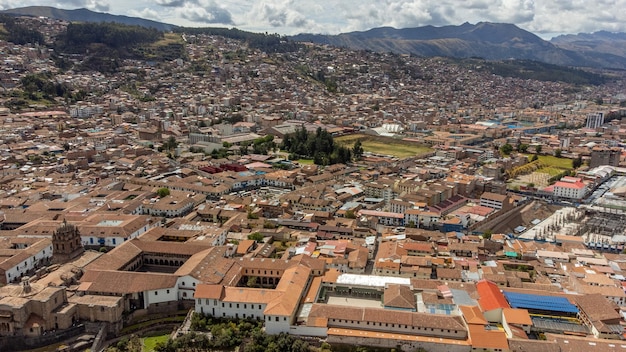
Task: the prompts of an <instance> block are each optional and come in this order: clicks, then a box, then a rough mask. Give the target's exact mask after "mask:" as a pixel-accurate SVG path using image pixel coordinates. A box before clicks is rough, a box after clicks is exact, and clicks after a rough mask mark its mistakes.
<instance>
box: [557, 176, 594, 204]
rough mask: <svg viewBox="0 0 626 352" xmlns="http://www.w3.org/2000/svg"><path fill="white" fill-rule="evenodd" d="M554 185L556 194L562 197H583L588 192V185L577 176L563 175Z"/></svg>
mask: <svg viewBox="0 0 626 352" xmlns="http://www.w3.org/2000/svg"><path fill="white" fill-rule="evenodd" d="M553 187H554V191H553V194H554V196H556V197H560V198H570V199H582V198H583V197H585V195H586V194H587V186H586V185H585V184H584V183H583V181H582V179H581V178H577V177H568V176H566V177H563V178H562V179H561V180H560V181H558V182H557V183H555V184H554V186H553Z"/></svg>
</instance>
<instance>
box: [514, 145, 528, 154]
mask: <svg viewBox="0 0 626 352" xmlns="http://www.w3.org/2000/svg"><path fill="white" fill-rule="evenodd" d="M517 151H518V152H520V153H526V151H528V144H524V143H520V144H518V145H517Z"/></svg>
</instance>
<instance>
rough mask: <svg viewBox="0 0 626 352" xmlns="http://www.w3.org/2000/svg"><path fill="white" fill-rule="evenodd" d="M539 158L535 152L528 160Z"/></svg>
mask: <svg viewBox="0 0 626 352" xmlns="http://www.w3.org/2000/svg"><path fill="white" fill-rule="evenodd" d="M537 159H539V157H538V156H537V154H533V156H532V158H530V161H531V162H533V161H535V160H537Z"/></svg>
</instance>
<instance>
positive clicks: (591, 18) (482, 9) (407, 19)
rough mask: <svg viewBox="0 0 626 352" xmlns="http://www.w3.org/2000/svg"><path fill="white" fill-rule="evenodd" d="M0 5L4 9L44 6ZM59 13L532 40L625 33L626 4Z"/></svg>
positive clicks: (268, 1) (240, 4)
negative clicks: (488, 25)
mask: <svg viewBox="0 0 626 352" xmlns="http://www.w3.org/2000/svg"><path fill="white" fill-rule="evenodd" d="M41 2H42V1H41V0H21V1H20V0H0V8H3V9H6V8H12V7H21V6H29V5H37V4H41ZM50 5H52V6H57V7H61V8H77V7H86V8H89V9H91V10H96V11H107V9H108V12H111V13H114V14H121V15H129V14H130V15H142V16H146V17H149V18H151V19H155V20H161V21H165V22H169V23H174V24H179V25H208V24H230V25H236V26H237V27H239V28H241V29H247V30H256V31H271V32H278V33H282V34H293V33H300V32H313V33H339V32H348V31H355V30H367V29H370V28H373V27H382V26H392V27H396V28H407V27H417V26H424V25H435V26H442V25H449V24H451V25H459V24H461V23H463V22H470V23H476V22H480V21H489V22H506V23H515V24H517V25H518V26H520V27H522V28H524V29H528V30H530V31H533V32H535V33H539V34H541V33H578V32H592V31H598V30H610V31H624V32H626V21H624V20H623V19H622V18H621V14H622V13H623V9H624V8H626V0H596V1H589V0H568V1H543V0H420V1H417V0H341V1H337V0H315V1H311V0H230V1H219V2H218V1H217V0H134V1H132V2H131V1H128V0H53V1H50Z"/></svg>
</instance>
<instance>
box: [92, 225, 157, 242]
mask: <svg viewBox="0 0 626 352" xmlns="http://www.w3.org/2000/svg"><path fill="white" fill-rule="evenodd" d="M159 225H160V222H158V221H155V222H153V223H152V224H145V225H144V226H142V227H140V228H139V229H138V230H136V231H135V232H133V233H131V234H130V235H129V236H128V237H123V236H121V235H122V233H120V236H103V237H99V236H95V235H91V234H90V235H85V236H80V238H81V241H82V242H83V246H105V247H117V246H119V245H120V244H122V243H124V242H125V241H128V240H132V239H133V238H135V237H138V236H139V235H141V234H142V233H144V232H146V231H148V230H150V229H151V228H153V227H158V226H159ZM120 232H122V229H121V228H120Z"/></svg>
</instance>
